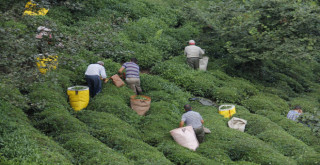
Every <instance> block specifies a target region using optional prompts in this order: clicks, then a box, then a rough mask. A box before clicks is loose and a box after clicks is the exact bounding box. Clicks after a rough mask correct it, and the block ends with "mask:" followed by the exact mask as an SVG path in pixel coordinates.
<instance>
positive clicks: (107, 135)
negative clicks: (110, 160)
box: [77, 111, 170, 164]
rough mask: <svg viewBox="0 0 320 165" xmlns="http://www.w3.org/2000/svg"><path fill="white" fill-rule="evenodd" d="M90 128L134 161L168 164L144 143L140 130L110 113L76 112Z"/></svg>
mask: <svg viewBox="0 0 320 165" xmlns="http://www.w3.org/2000/svg"><path fill="white" fill-rule="evenodd" d="M77 116H78V117H79V118H80V120H81V121H83V122H85V123H86V124H87V125H88V126H89V127H90V128H91V129H90V131H91V134H92V135H93V136H94V137H96V138H97V139H99V140H100V141H101V142H103V143H105V144H106V145H108V146H109V147H111V148H113V149H114V150H117V151H119V152H121V153H123V154H124V156H126V157H127V158H128V159H131V160H134V161H136V163H142V164H145V163H151V164H159V163H160V164H170V162H169V161H168V160H167V159H165V157H164V156H163V154H162V153H160V152H159V151H158V150H157V149H156V148H154V147H152V146H149V145H148V144H146V143H144V142H143V141H142V140H141V138H140V134H141V132H140V131H138V130H137V129H135V128H134V127H133V126H131V125H129V124H128V123H126V122H124V121H122V120H120V119H119V118H117V117H115V116H114V115H112V114H109V113H104V112H95V111H83V112H80V113H78V114H77Z"/></svg>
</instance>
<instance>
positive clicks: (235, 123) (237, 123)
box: [228, 117, 247, 132]
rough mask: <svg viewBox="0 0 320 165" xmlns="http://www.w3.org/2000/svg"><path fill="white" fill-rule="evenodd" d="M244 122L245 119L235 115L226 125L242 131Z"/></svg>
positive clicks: (244, 125) (245, 122)
mask: <svg viewBox="0 0 320 165" xmlns="http://www.w3.org/2000/svg"><path fill="white" fill-rule="evenodd" d="M246 124H247V120H244V119H240V118H237V117H233V118H232V119H231V120H229V121H228V125H229V127H230V128H233V129H237V130H240V131H242V132H244V129H245V127H246Z"/></svg>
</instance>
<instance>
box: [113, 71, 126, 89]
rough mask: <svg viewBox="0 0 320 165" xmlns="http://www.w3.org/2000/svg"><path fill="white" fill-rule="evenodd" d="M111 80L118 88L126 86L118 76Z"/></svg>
mask: <svg viewBox="0 0 320 165" xmlns="http://www.w3.org/2000/svg"><path fill="white" fill-rule="evenodd" d="M110 78H111V79H112V81H113V84H114V85H115V86H117V87H122V86H124V85H125V83H124V82H123V81H122V80H121V78H120V77H119V75H117V74H115V75H113V76H111V77H110Z"/></svg>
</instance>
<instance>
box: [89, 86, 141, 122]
mask: <svg viewBox="0 0 320 165" xmlns="http://www.w3.org/2000/svg"><path fill="white" fill-rule="evenodd" d="M132 95H134V93H133V91H132V90H131V89H129V88H127V87H121V88H118V87H116V86H115V85H113V84H112V83H111V82H108V83H107V84H105V85H104V86H103V89H102V92H101V93H99V94H98V95H97V96H96V97H95V98H93V99H92V100H90V103H89V105H88V107H87V109H92V110H94V111H98V112H107V113H111V114H113V115H115V116H117V117H118V118H120V119H121V120H123V121H125V122H127V123H129V124H132V125H134V126H137V125H138V124H139V122H140V119H141V116H139V115H138V114H137V113H136V112H134V111H133V110H132V109H131V108H130V107H129V104H130V96H132Z"/></svg>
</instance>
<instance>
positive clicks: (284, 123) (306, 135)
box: [257, 111, 320, 152]
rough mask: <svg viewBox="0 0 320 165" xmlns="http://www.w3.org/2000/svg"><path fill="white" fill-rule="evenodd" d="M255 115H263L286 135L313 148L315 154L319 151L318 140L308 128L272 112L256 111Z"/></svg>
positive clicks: (319, 144) (319, 140)
mask: <svg viewBox="0 0 320 165" xmlns="http://www.w3.org/2000/svg"><path fill="white" fill-rule="evenodd" d="M257 114H260V115H264V116H266V117H267V118H269V119H270V120H271V121H273V122H275V123H277V125H279V126H281V127H282V128H283V129H284V130H285V131H286V132H287V133H289V134H290V135H292V136H293V137H295V138H297V139H299V140H301V141H303V142H304V143H305V144H307V145H309V146H311V147H313V148H314V149H315V150H316V151H317V152H319V151H320V139H319V138H318V137H316V136H315V135H313V133H312V131H311V129H310V128H308V127H306V126H304V125H302V124H301V123H297V122H295V121H292V120H289V119H287V118H286V117H284V116H282V115H280V114H278V113H276V112H272V111H257Z"/></svg>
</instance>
